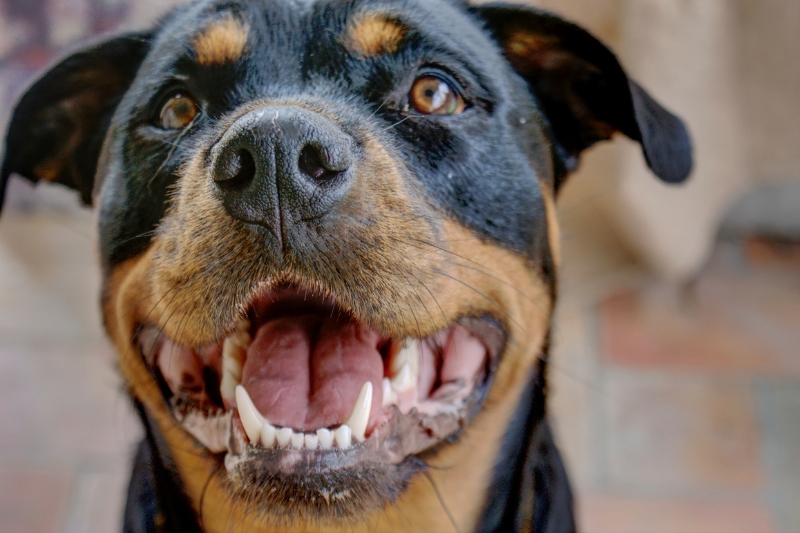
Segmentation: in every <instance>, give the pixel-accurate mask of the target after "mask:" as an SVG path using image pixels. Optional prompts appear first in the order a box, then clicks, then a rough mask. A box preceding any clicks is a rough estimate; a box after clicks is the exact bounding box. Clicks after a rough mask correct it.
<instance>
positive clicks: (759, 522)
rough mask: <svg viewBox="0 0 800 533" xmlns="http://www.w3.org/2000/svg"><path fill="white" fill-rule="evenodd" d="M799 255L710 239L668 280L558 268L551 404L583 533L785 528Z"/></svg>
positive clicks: (796, 518) (794, 430)
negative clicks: (699, 259) (691, 273)
mask: <svg viewBox="0 0 800 533" xmlns="http://www.w3.org/2000/svg"><path fill="white" fill-rule="evenodd" d="M799 254H800V246H796V245H794V246H792V245H780V244H775V243H770V242H769V241H764V240H758V239H752V240H749V241H743V242H737V241H728V242H720V243H718V245H717V248H716V250H715V251H714V254H713V257H712V260H711V262H710V264H709V265H708V266H707V267H706V268H705V270H704V271H703V272H702V274H701V275H700V276H699V277H698V279H697V280H696V281H695V282H694V283H692V284H690V285H687V286H681V287H676V286H670V285H669V284H666V283H657V282H655V281H653V280H651V279H649V278H648V277H647V276H643V275H642V274H641V273H640V272H637V271H636V270H635V269H632V270H625V269H624V268H623V269H618V272H619V274H617V275H614V274H613V270H615V269H613V268H610V267H609V266H608V265H606V270H605V273H603V274H599V275H596V276H592V275H586V273H585V272H581V271H580V268H577V269H576V268H572V269H571V268H570V267H569V263H567V265H568V268H567V270H566V273H567V275H566V276H565V277H564V279H563V285H564V290H563V293H564V298H563V300H562V302H561V304H562V305H561V308H560V311H559V313H560V318H559V327H558V329H557V336H556V343H555V353H554V364H553V368H552V370H551V381H552V384H553V385H552V386H553V394H552V395H551V400H552V405H551V407H552V409H551V411H552V412H553V414H554V417H555V419H556V426H557V430H558V435H559V436H560V438H561V443H562V446H563V448H564V451H565V454H566V456H567V460H568V464H569V465H570V467H571V472H572V474H573V480H574V482H575V486H576V487H575V488H576V492H577V494H578V510H579V516H580V521H581V523H582V525H583V529H584V531H586V532H587V533H588V532H592V533H597V532H620V533H622V532H637V533H647V532H676V533H677V532H697V533H712V532H717V533H721V532H741V533H746V532H756V531H758V532H780V533H792V532H798V531H800V510H799V509H800V305H799V304H800V255H799ZM566 255H567V257H568V259H572V260H576V261H580V260H586V261H588V260H592V259H593V256H591V255H588V256H587V255H586V253H585V252H581V251H580V250H578V249H576V248H575V245H572V246H570V244H569V242H567V252H566ZM611 266H613V265H611ZM602 270H603V269H602V268H601V269H600V271H602ZM570 274H572V275H570ZM598 287H600V288H598ZM593 295H594V296H595V297H593Z"/></svg>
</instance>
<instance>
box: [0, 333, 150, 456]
mask: <svg viewBox="0 0 800 533" xmlns="http://www.w3.org/2000/svg"><path fill="white" fill-rule="evenodd" d="M113 360H114V359H113V354H112V353H111V352H110V350H108V349H106V350H102V349H99V348H98V347H94V351H92V348H91V347H85V348H84V351H77V352H76V351H71V350H57V349H50V350H45V349H41V350H35V349H33V348H31V349H27V350H25V349H22V348H19V349H4V348H2V347H0V404H2V405H6V406H14V407H13V408H9V409H0V455H2V457H4V459H5V460H12V459H31V460H33V459H35V460H48V461H51V460H59V461H64V462H65V464H68V465H73V464H77V463H78V462H82V461H93V462H100V463H103V462H109V461H110V462H115V463H117V464H120V463H122V464H127V462H128V461H129V456H130V451H131V449H132V446H133V442H134V441H135V440H136V439H138V438H139V435H140V429H139V426H138V424H137V422H136V420H135V418H134V416H133V413H132V408H131V406H130V401H129V400H128V399H127V398H126V397H125V396H124V394H123V391H124V389H123V387H122V381H121V377H120V376H119V375H118V373H117V371H116V369H115V367H114V364H113Z"/></svg>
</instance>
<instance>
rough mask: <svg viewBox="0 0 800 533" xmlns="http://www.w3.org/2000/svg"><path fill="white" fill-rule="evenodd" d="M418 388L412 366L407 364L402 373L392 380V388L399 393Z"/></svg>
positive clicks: (401, 370)
mask: <svg viewBox="0 0 800 533" xmlns="http://www.w3.org/2000/svg"><path fill="white" fill-rule="evenodd" d="M416 386H417V376H415V375H414V373H413V372H412V370H411V366H410V365H409V364H408V363H406V364H404V365H403V368H401V369H400V372H398V373H397V375H396V376H395V377H393V378H392V387H393V388H394V389H395V390H396V391H397V392H406V391H409V390H411V389H413V388H414V387H416Z"/></svg>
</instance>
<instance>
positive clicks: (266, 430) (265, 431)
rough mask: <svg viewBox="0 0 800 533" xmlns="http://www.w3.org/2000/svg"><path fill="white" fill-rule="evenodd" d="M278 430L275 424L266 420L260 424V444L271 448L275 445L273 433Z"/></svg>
mask: <svg viewBox="0 0 800 533" xmlns="http://www.w3.org/2000/svg"><path fill="white" fill-rule="evenodd" d="M277 432H278V430H277V429H275V426H273V425H272V424H270V423H269V422H267V421H264V425H263V426H261V445H262V446H263V447H265V448H272V447H274V446H275V434H276V433H277Z"/></svg>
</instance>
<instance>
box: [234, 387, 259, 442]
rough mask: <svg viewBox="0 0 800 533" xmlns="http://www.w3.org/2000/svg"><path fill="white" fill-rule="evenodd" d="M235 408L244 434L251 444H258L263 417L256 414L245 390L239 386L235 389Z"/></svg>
mask: <svg viewBox="0 0 800 533" xmlns="http://www.w3.org/2000/svg"><path fill="white" fill-rule="evenodd" d="M235 394H236V408H237V409H238V410H239V418H241V419H242V425H243V426H244V432H245V433H247V438H248V439H250V443H251V444H254V445H255V444H258V439H259V437H260V436H261V426H263V425H264V422H265V421H266V420H264V417H263V416H261V413H259V412H258V409H256V406H255V405H254V404H253V400H251V399H250V395H249V394H247V390H245V388H244V387H243V386H241V385H238V386H237V387H236V393H235Z"/></svg>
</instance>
